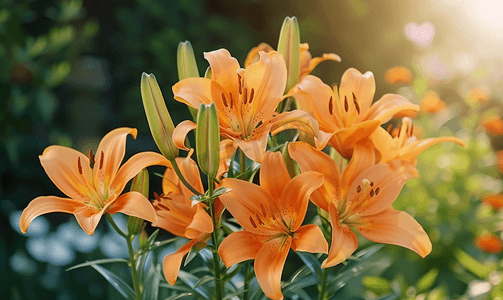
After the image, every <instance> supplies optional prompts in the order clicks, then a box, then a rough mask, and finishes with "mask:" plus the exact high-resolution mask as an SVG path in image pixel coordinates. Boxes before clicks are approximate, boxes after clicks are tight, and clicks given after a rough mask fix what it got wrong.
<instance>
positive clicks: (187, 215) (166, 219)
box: [153, 194, 196, 238]
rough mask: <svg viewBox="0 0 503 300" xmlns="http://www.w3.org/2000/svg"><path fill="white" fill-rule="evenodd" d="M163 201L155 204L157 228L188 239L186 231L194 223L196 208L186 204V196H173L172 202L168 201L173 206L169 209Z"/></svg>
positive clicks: (156, 201) (155, 201)
mask: <svg viewBox="0 0 503 300" xmlns="http://www.w3.org/2000/svg"><path fill="white" fill-rule="evenodd" d="M163 201H164V200H163ZM163 201H161V202H159V201H158V200H154V202H153V206H154V208H155V211H156V214H157V223H156V226H157V227H160V228H162V229H164V230H166V231H169V232H171V233H173V234H174V235H177V236H181V237H185V238H186V236H185V229H186V228H187V226H189V225H190V223H191V222H192V218H193V216H194V214H195V210H196V208H195V207H194V208H192V207H190V203H186V202H187V201H186V198H185V196H183V195H181V194H178V195H173V196H171V199H170V200H167V201H170V202H171V204H172V206H171V207H170V208H168V209H167V208H166V205H165V204H163V203H162V202H163Z"/></svg>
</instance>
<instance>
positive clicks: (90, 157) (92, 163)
mask: <svg viewBox="0 0 503 300" xmlns="http://www.w3.org/2000/svg"><path fill="white" fill-rule="evenodd" d="M94 163H95V161H94V154H93V149H89V166H90V167H91V169H92V168H94Z"/></svg>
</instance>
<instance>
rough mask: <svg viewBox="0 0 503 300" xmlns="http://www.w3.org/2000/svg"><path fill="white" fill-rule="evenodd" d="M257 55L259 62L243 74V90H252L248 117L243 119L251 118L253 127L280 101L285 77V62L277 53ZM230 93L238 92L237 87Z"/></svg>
mask: <svg viewBox="0 0 503 300" xmlns="http://www.w3.org/2000/svg"><path fill="white" fill-rule="evenodd" d="M259 55H260V60H259V61H258V62H257V63H254V64H252V65H250V66H249V67H248V68H246V69H245V71H244V73H243V78H244V85H245V88H246V89H247V90H248V91H251V90H252V89H253V90H254V97H253V102H252V104H251V105H252V109H251V111H250V113H249V117H248V118H246V117H245V118H244V119H245V120H246V119H250V118H253V126H256V125H257V124H258V123H259V122H260V121H261V120H262V119H263V118H266V117H269V116H270V115H272V113H273V112H274V110H275V109H276V106H278V104H279V102H281V100H282V96H283V92H284V90H285V86H286V77H287V71H286V65H285V61H284V59H283V56H282V55H281V54H279V52H276V51H272V52H269V53H266V52H259ZM236 83H237V82H236ZM228 91H229V90H228ZM232 91H238V89H237V86H236V89H234V90H232ZM234 96H236V98H234V99H238V98H237V96H238V95H237V94H236V95H234ZM250 101H252V100H250Z"/></svg>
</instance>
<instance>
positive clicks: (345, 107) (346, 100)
mask: <svg viewBox="0 0 503 300" xmlns="http://www.w3.org/2000/svg"><path fill="white" fill-rule="evenodd" d="M344 110H345V111H346V112H348V110H349V104H348V97H346V96H344Z"/></svg>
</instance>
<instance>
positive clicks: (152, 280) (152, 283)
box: [143, 265, 161, 300]
mask: <svg viewBox="0 0 503 300" xmlns="http://www.w3.org/2000/svg"><path fill="white" fill-rule="evenodd" d="M160 267H161V266H160V265H157V269H156V268H155V267H154V266H153V265H152V266H151V267H150V270H149V272H148V274H147V276H146V279H145V282H144V283H143V287H144V288H143V299H144V300H155V299H157V298H159V282H160V279H161V274H160Z"/></svg>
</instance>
